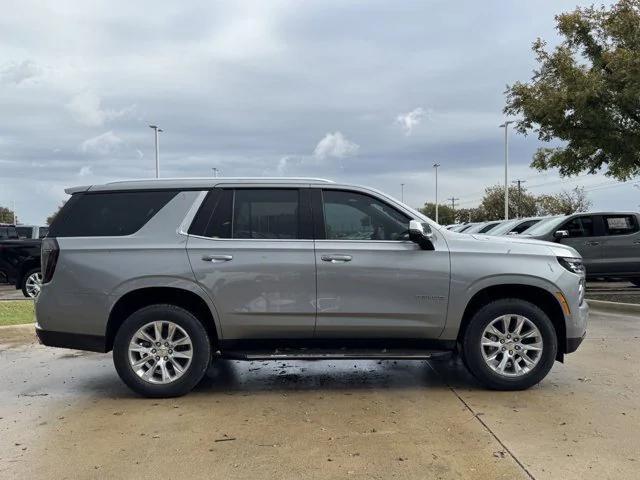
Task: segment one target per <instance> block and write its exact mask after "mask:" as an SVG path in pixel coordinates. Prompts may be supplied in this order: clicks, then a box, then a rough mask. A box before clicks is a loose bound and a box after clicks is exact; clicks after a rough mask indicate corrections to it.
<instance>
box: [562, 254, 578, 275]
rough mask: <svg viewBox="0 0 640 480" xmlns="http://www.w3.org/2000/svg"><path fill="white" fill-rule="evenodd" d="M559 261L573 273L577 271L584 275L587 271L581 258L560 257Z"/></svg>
mask: <svg viewBox="0 0 640 480" xmlns="http://www.w3.org/2000/svg"><path fill="white" fill-rule="evenodd" d="M558 263H560V265H562V266H563V267H564V268H566V269H567V270H569V271H570V272H571V273H575V274H578V275H584V273H585V269H584V264H583V263H582V259H581V258H574V257H558Z"/></svg>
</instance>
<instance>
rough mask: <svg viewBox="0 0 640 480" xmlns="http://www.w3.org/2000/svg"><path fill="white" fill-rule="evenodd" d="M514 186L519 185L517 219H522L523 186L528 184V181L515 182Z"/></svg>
mask: <svg viewBox="0 0 640 480" xmlns="http://www.w3.org/2000/svg"><path fill="white" fill-rule="evenodd" d="M511 183H514V184H517V185H518V203H517V204H516V218H520V205H522V184H523V183H527V181H526V180H520V179H518V180H514V181H513V182H511Z"/></svg>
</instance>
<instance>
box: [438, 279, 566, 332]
mask: <svg viewBox="0 0 640 480" xmlns="http://www.w3.org/2000/svg"><path fill="white" fill-rule="evenodd" d="M500 285H521V286H530V287H537V288H541V289H543V290H546V291H547V292H549V293H551V294H552V295H555V293H556V292H558V291H560V289H559V288H558V287H557V286H556V285H555V284H554V283H553V282H552V281H550V280H548V279H546V278H542V277H538V276H535V275H528V274H519V273H512V274H493V275H487V276H485V277H482V278H479V279H477V280H475V281H473V282H471V283H469V282H465V281H463V280H460V279H455V278H453V277H452V279H451V289H450V295H449V309H448V311H447V319H446V323H445V327H444V329H443V330H442V333H441V335H440V338H442V339H445V340H453V339H455V338H457V336H458V331H459V330H460V324H461V322H462V317H463V315H464V312H465V309H466V308H467V305H469V302H470V301H471V299H472V298H473V297H474V296H475V295H476V294H477V293H478V292H480V291H482V290H484V289H486V288H488V287H496V286H500Z"/></svg>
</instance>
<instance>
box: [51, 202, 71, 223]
mask: <svg viewBox="0 0 640 480" xmlns="http://www.w3.org/2000/svg"><path fill="white" fill-rule="evenodd" d="M65 203H67V201H66V200H65V201H64V202H62V203H61V204H60V205H58V209H57V210H56V211H55V212H53V213H52V214H51V215H49V216H48V217H47V225H51V223H52V222H53V221H54V220H55V218H56V216H57V215H58V213H60V210H62V207H64V204H65Z"/></svg>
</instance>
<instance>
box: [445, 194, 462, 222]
mask: <svg viewBox="0 0 640 480" xmlns="http://www.w3.org/2000/svg"><path fill="white" fill-rule="evenodd" d="M447 200H449V201H450V202H451V209H452V210H453V222H454V223H455V221H456V202H457V201H458V200H460V199H459V198H456V197H449V198H447Z"/></svg>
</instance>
